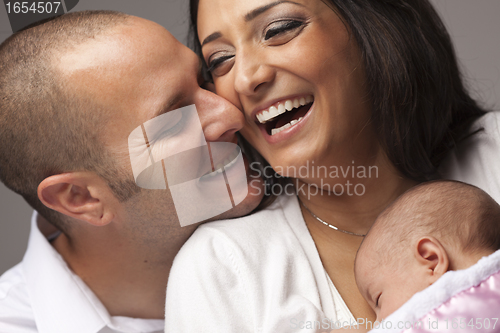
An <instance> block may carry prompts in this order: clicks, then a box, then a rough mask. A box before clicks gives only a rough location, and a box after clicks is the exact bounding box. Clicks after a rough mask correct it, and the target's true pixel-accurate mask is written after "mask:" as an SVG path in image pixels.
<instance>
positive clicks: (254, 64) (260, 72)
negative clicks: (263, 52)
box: [234, 52, 276, 96]
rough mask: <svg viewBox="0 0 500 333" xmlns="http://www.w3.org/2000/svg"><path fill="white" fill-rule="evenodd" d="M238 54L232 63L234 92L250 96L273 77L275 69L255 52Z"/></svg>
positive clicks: (261, 88)
mask: <svg viewBox="0 0 500 333" xmlns="http://www.w3.org/2000/svg"><path fill="white" fill-rule="evenodd" d="M246 54H247V55H246V56H244V55H241V53H240V54H238V56H237V57H236V59H235V64H234V76H235V77H234V87H235V90H236V92H238V93H239V94H242V95H245V96H251V95H253V94H256V93H258V92H259V91H260V90H263V89H264V87H265V86H266V84H269V83H271V82H272V81H273V80H274V78H275V75H276V73H275V70H274V68H273V67H272V66H270V65H268V64H267V63H266V61H265V59H262V57H260V56H259V55H258V53H257V52H246Z"/></svg>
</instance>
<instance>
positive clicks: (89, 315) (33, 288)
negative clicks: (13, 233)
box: [0, 213, 164, 333]
mask: <svg viewBox="0 0 500 333" xmlns="http://www.w3.org/2000/svg"><path fill="white" fill-rule="evenodd" d="M36 219H37V214H36V213H34V214H33V217H32V220H31V234H30V238H29V242H28V249H27V251H26V254H25V255H24V258H23V261H22V262H21V263H20V264H18V265H17V266H15V267H13V268H12V269H10V270H9V271H7V272H6V273H5V274H3V275H2V276H1V277H0V332H1V333H34V332H40V333H97V332H99V333H137V332H144V333H153V332H154V333H159V332H163V328H164V320H152V319H134V318H127V317H111V316H110V315H109V313H108V311H107V310H106V309H105V308H104V306H103V305H102V303H101V302H100V301H99V300H98V299H97V297H96V296H95V294H94V293H93V292H92V291H91V290H90V289H89V288H88V287H87V285H86V284H85V283H84V282H83V281H82V280H81V279H80V278H79V277H78V276H77V275H76V274H74V273H73V272H72V271H71V270H70V269H69V267H68V266H67V264H66V262H65V261H64V260H63V258H62V257H61V256H60V255H59V253H58V252H57V251H56V250H55V249H54V248H53V247H52V246H51V245H50V243H49V242H48V241H47V239H46V238H45V237H44V236H43V235H42V233H41V232H40V230H39V229H38V226H37V223H36Z"/></svg>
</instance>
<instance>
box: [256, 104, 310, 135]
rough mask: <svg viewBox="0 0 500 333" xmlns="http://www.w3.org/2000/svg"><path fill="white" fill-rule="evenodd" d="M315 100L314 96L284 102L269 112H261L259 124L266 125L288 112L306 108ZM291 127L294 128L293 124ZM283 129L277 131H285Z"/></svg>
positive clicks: (258, 116)
mask: <svg viewBox="0 0 500 333" xmlns="http://www.w3.org/2000/svg"><path fill="white" fill-rule="evenodd" d="M313 100H314V98H313V97H312V96H307V97H301V98H295V99H293V100H292V99H289V100H286V101H284V102H280V103H279V104H278V105H277V106H274V105H273V106H271V107H270V108H269V109H268V110H264V111H262V112H259V113H258V114H257V120H258V121H259V123H261V124H264V123H265V122H268V121H269V120H271V119H273V118H276V117H277V116H279V115H281V114H283V113H285V112H286V111H292V110H293V109H296V108H299V107H301V106H304V105H306V104H309V103H311V102H312V101H313ZM298 120H299V119H298ZM286 125H288V124H286ZM286 125H285V126H286ZM290 126H293V124H292V125H290ZM290 126H289V127H290ZM283 127H284V126H283ZM283 127H281V128H279V129H277V130H280V129H281V130H283V129H282V128H283Z"/></svg>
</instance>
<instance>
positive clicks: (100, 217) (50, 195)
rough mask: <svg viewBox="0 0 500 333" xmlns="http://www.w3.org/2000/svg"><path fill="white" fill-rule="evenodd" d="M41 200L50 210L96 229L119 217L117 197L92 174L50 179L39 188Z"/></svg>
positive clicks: (72, 174) (74, 173)
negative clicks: (116, 209) (116, 213)
mask: <svg viewBox="0 0 500 333" xmlns="http://www.w3.org/2000/svg"><path fill="white" fill-rule="evenodd" d="M38 198H39V199H40V201H41V202H42V203H43V204H44V205H45V206H47V207H48V208H50V209H53V210H55V211H58V212H59V213H61V214H64V215H66V216H69V217H71V218H74V219H77V220H81V221H85V222H87V223H89V224H92V225H95V226H104V225H106V224H108V223H110V222H111V221H112V220H113V219H114V217H115V212H114V209H113V207H115V205H114V202H113V201H114V200H116V198H115V196H114V195H113V194H112V192H111V190H110V189H109V187H108V186H107V184H106V182H105V181H104V180H103V179H102V178H100V177H99V176H97V175H96V174H94V173H91V172H71V173H64V174H60V175H54V176H50V177H48V178H46V179H44V180H43V181H42V182H41V183H40V185H38Z"/></svg>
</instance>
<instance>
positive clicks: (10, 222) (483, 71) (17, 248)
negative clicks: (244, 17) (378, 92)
mask: <svg viewBox="0 0 500 333" xmlns="http://www.w3.org/2000/svg"><path fill="white" fill-rule="evenodd" d="M13 1H15V0H13ZM431 1H432V2H433V3H434V4H435V5H436V8H437V9H438V11H439V12H440V13H441V15H442V17H443V18H444V21H445V22H446V25H447V27H448V29H449V31H450V34H451V36H452V38H453V40H454V43H455V47H456V50H457V54H458V57H459V59H460V62H461V64H462V66H463V69H464V73H465V76H466V78H467V79H468V82H469V84H470V87H471V89H472V91H473V92H474V94H475V96H476V97H477V98H479V99H480V100H482V101H484V102H485V103H486V105H488V106H489V107H490V108H492V109H496V110H498V105H499V104H500V103H499V101H500V37H499V34H500V20H499V19H498V17H499V16H500V1H499V0H431ZM85 9H112V10H119V11H122V12H126V13H128V14H132V15H136V16H140V17H144V18H146V19H150V20H152V21H155V22H157V23H159V24H161V25H163V26H164V27H166V28H167V29H168V30H169V31H170V32H171V33H172V34H173V35H174V36H175V37H176V38H177V39H179V40H180V41H181V42H183V43H185V41H186V35H187V27H188V24H187V22H188V1H187V0H135V1H133V0H126V1H125V0H80V3H79V4H78V5H77V6H76V7H75V9H74V10H73V11H76V10H85ZM10 34H11V29H10V26H9V22H8V18H7V14H6V11H5V7H4V6H3V5H1V4H0V42H1V41H3V40H4V39H5V38H7V37H8V36H10ZM0 144H2V143H0ZM31 213H32V209H31V208H30V207H29V206H28V205H27V204H26V203H25V202H24V201H23V199H22V198H21V197H20V196H18V195H16V194H15V193H13V192H11V191H9V190H8V189H7V188H5V186H4V185H3V184H1V183H0V274H1V273H3V272H4V271H5V270H7V269H8V268H9V267H11V266H13V265H15V264H16V263H18V262H19V261H20V260H21V259H22V257H23V253H24V251H25V250H26V245H27V241H28V235H29V228H30V223H29V222H30V217H31Z"/></svg>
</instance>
